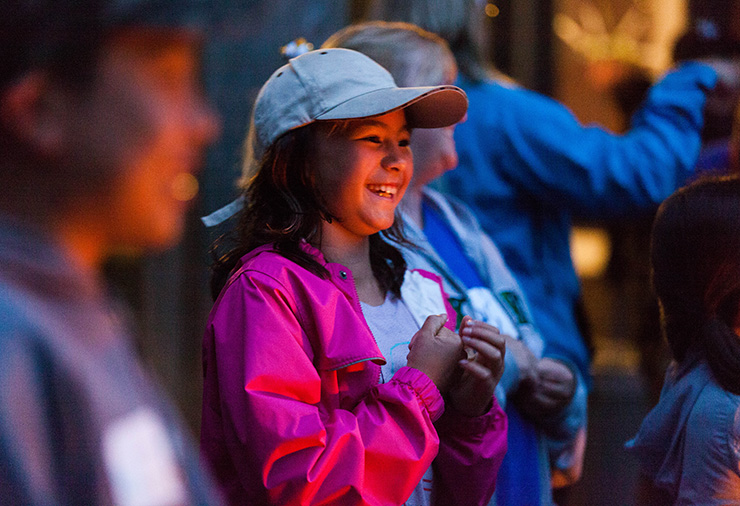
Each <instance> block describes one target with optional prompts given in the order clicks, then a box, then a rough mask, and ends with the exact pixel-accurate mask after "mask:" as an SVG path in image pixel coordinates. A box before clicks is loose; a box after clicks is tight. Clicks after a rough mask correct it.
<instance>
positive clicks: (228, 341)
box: [204, 273, 443, 505]
mask: <svg viewBox="0 0 740 506" xmlns="http://www.w3.org/2000/svg"><path fill="white" fill-rule="evenodd" d="M214 311H215V313H214V315H212V318H211V323H210V332H212V333H213V352H214V353H215V361H214V363H215V369H216V370H215V371H210V372H209V371H208V370H206V381H207V380H208V375H209V374H213V375H215V376H217V378H218V380H217V382H218V387H217V388H218V393H217V394H214V395H212V396H210V395H209V393H208V390H205V394H204V404H208V403H214V402H217V403H218V404H219V405H218V406H212V407H211V408H212V409H218V410H220V412H221V417H220V423H221V424H222V428H221V429H220V430H221V431H222V433H223V440H224V444H225V446H226V448H227V452H228V454H229V459H230V461H231V462H233V465H234V466H235V467H236V472H237V474H238V479H239V481H240V483H241V486H242V487H243V488H244V489H245V490H247V491H248V494H250V497H251V498H252V499H253V500H256V501H261V502H269V503H270V504H281V505H294V504H318V503H320V504H341V505H353V504H372V505H386V504H401V503H403V502H404V501H405V500H406V499H407V498H408V496H409V495H410V494H411V492H412V491H413V489H414V487H415V486H416V484H417V483H418V482H419V480H420V479H421V477H422V475H423V473H424V472H425V471H426V469H427V468H428V467H429V465H431V462H432V460H433V459H434V456H435V455H436V453H437V449H438V445H439V439H438V436H437V432H436V430H435V428H434V426H433V420H435V419H436V418H438V417H439V415H440V414H441V411H442V409H443V401H442V398H441V396H440V394H439V391H438V390H437V389H436V387H435V386H434V384H433V383H432V381H431V380H430V379H429V378H428V377H427V376H426V375H424V374H423V373H421V372H420V371H417V370H415V369H411V368H408V367H404V368H402V369H400V370H399V371H397V372H396V374H395V375H394V376H393V378H392V380H391V381H390V382H388V383H385V384H383V385H377V386H374V387H372V388H371V389H370V391H369V392H368V393H367V395H366V396H365V397H364V398H362V399H361V400H360V402H359V403H358V404H357V405H356V406H351V407H347V406H341V407H340V406H331V407H327V406H328V405H329V404H331V402H328V401H326V398H332V397H333V398H336V397H337V395H338V393H339V389H340V388H342V387H343V384H342V382H336V381H334V382H332V381H330V379H327V378H332V377H336V374H348V375H351V374H359V373H353V372H351V369H352V368H347V369H345V370H343V371H336V372H335V371H319V370H318V369H317V367H316V365H315V364H314V360H313V359H314V354H313V351H312V343H311V342H310V341H309V338H308V334H309V333H310V332H311V331H312V330H315V329H312V328H311V327H312V326H313V325H314V324H315V322H311V321H308V319H306V320H305V321H304V319H303V316H304V315H301V314H300V311H301V309H300V308H299V306H298V305H296V302H295V300H293V297H292V294H291V293H289V291H288V290H286V289H285V288H284V287H282V286H281V285H280V283H279V282H277V281H276V280H274V279H272V278H271V277H269V276H267V275H265V274H262V273H248V275H242V276H239V278H238V279H237V280H236V281H235V282H234V283H233V284H232V285H231V286H230V287H229V288H228V289H227V291H226V292H225V293H224V294H222V298H221V299H220V300H219V302H218V307H217V308H215V309H214ZM327 311H330V308H327ZM346 338H347V339H352V336H346ZM358 365H361V364H358ZM332 375H335V376H332ZM351 380H352V378H349V379H348V381H351ZM209 423H212V422H211V421H208V419H207V418H206V417H204V430H205V431H208V430H210V429H209V427H208V426H207V424H209ZM204 449H205V450H206V451H207V448H204Z"/></svg>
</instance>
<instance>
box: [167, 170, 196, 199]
mask: <svg viewBox="0 0 740 506" xmlns="http://www.w3.org/2000/svg"><path fill="white" fill-rule="evenodd" d="M197 194H198V180H197V179H195V176H193V175H192V174H190V173H189V172H181V173H179V174H178V175H177V176H175V179H174V181H172V195H173V196H174V197H175V198H176V199H177V200H180V201H182V202H187V201H188V200H191V199H192V198H193V197H195V196H196V195H197Z"/></svg>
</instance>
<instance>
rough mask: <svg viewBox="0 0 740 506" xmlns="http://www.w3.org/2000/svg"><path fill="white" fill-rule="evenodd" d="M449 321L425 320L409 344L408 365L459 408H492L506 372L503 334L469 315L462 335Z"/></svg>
mask: <svg viewBox="0 0 740 506" xmlns="http://www.w3.org/2000/svg"><path fill="white" fill-rule="evenodd" d="M446 321H447V317H446V315H433V316H430V317H428V318H427V319H426V321H425V322H424V325H422V327H421V329H419V331H418V332H417V333H416V334H414V337H413V338H412V339H411V342H410V343H409V354H408V357H407V364H408V366H409V367H413V368H415V369H418V370H420V371H422V372H423V373H425V374H426V375H427V376H429V378H430V379H431V380H432V381H433V382H434V384H435V385H436V386H437V388H438V389H439V391H440V392H441V393H442V394H443V395H446V396H447V399H448V400H449V402H451V403H452V406H453V408H454V409H455V410H456V411H458V412H460V413H462V414H464V415H467V416H480V415H482V414H484V413H485V412H486V411H487V410H488V409H489V408H490V405H491V402H492V399H493V391H494V389H495V388H496V385H497V384H498V382H499V380H500V379H501V375H502V374H503V371H504V354H505V352H506V344H505V340H504V336H503V335H501V334H500V333H499V331H498V329H497V328H496V327H493V326H491V325H489V324H487V323H483V322H480V321H477V320H473V319H472V318H470V317H469V316H466V317H464V318H463V321H462V324H461V325H460V335H458V334H455V333H454V332H452V331H451V330H450V329H448V328H447V327H445V326H444V324H445V322H446Z"/></svg>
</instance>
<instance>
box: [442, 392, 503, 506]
mask: <svg viewBox="0 0 740 506" xmlns="http://www.w3.org/2000/svg"><path fill="white" fill-rule="evenodd" d="M507 424H508V422H507V418H506V413H504V412H503V410H501V408H500V406H499V404H498V402H497V401H496V398H495V397H494V398H493V406H492V407H491V409H490V410H489V411H488V413H486V414H484V415H482V416H479V417H473V418H470V417H466V416H463V415H461V414H460V413H457V412H456V411H454V410H447V411H445V413H444V414H443V415H442V417H441V418H440V419H439V420H438V421H437V423H436V424H435V425H436V427H437V431H438V433H439V438H440V445H439V454H438V455H437V458H436V459H435V461H434V496H433V500H432V503H433V504H434V506H455V505H461V504H465V505H466V506H467V505H469V506H477V505H486V504H488V501H489V500H490V499H491V496H492V495H493V492H494V490H495V489H496V476H497V475H498V470H499V468H500V467H501V462H502V461H503V459H504V455H505V454H506V431H507Z"/></svg>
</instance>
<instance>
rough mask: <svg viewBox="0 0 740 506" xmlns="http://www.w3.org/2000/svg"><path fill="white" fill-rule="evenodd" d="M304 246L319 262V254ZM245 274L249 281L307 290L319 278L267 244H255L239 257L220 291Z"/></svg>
mask: <svg viewBox="0 0 740 506" xmlns="http://www.w3.org/2000/svg"><path fill="white" fill-rule="evenodd" d="M307 247H308V248H309V250H308V251H307V252H308V253H309V255H311V256H313V257H314V259H315V260H316V261H317V262H318V264H319V265H323V264H324V262H323V257H320V256H319V255H318V254H317V253H315V251H314V248H312V247H310V246H307ZM304 251H305V249H304ZM247 278H249V279H251V280H252V281H255V280H258V282H259V283H260V284H262V285H271V286H273V285H274V286H275V287H283V288H288V287H290V289H291V291H296V290H299V291H306V290H309V291H310V290H312V289H313V287H316V286H317V284H318V283H321V281H322V279H321V277H320V276H318V275H317V274H316V273H315V272H313V271H311V270H310V269H308V268H307V267H306V266H304V265H301V264H299V263H297V262H296V261H294V260H292V259H290V258H288V257H286V256H285V255H283V254H282V253H281V252H280V251H278V250H277V249H276V248H275V247H274V245H271V244H269V245H264V246H260V247H258V248H255V249H254V250H252V251H250V252H249V253H247V254H245V255H244V256H243V257H242V258H241V259H240V260H239V262H238V263H237V266H236V267H235V269H234V271H233V272H232V273H231V275H230V276H229V280H228V282H227V283H226V286H225V287H224V289H223V290H222V294H223V293H225V292H228V291H229V289H230V288H231V287H233V286H234V285H235V284H239V282H240V280H241V281H243V280H245V279H247ZM322 286H323V284H322Z"/></svg>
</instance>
